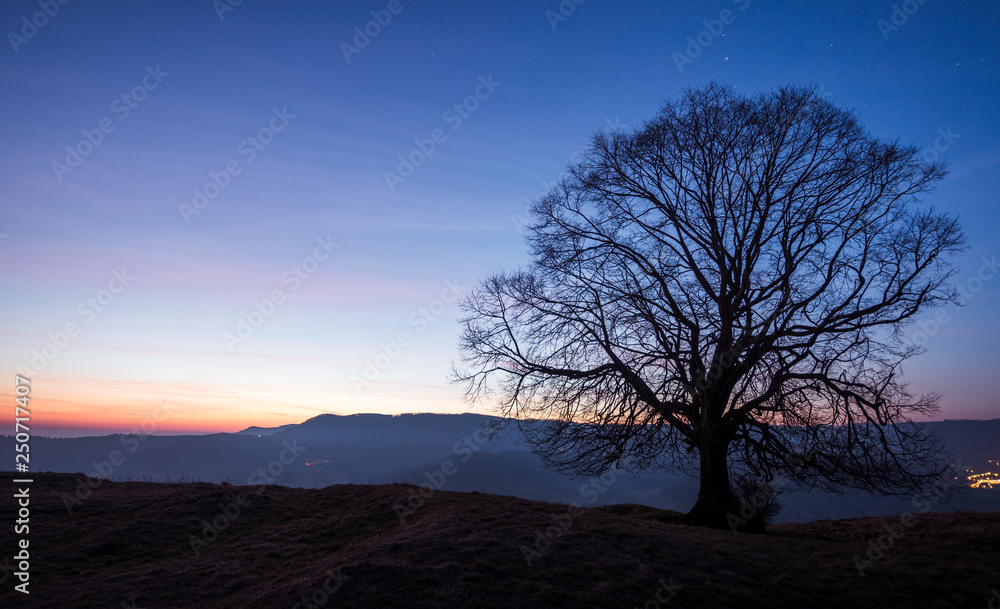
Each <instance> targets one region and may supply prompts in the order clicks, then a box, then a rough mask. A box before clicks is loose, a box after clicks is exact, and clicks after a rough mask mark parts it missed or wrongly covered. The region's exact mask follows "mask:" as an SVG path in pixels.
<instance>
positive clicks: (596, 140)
mask: <svg viewBox="0 0 1000 609" xmlns="http://www.w3.org/2000/svg"><path fill="white" fill-rule="evenodd" d="M945 173H946V172H945V168H944V166H943V165H942V164H939V163H926V162H923V161H921V160H920V155H919V150H918V149H917V148H915V147H912V146H910V147H907V146H901V145H900V144H898V143H896V142H885V141H880V140H879V139H877V138H875V137H874V136H872V135H871V134H870V133H869V132H868V131H866V130H865V129H863V128H862V127H861V125H859V123H858V121H857V119H856V117H855V116H854V115H853V114H852V113H851V112H849V111H845V110H843V109H840V108H837V107H835V106H834V105H833V104H831V103H830V102H829V101H827V100H825V99H823V98H822V96H821V95H820V94H819V92H818V91H817V90H816V89H815V88H799V87H787V88H783V89H780V90H778V91H776V92H769V93H761V94H757V95H754V96H742V95H739V94H737V93H736V92H734V91H733V90H732V89H730V88H727V87H725V86H722V85H720V84H717V83H713V84H711V85H708V86H706V87H704V88H701V89H694V90H689V91H687V92H686V93H685V94H684V96H683V97H682V99H680V100H679V101H667V102H665V104H664V106H663V108H662V109H661V111H660V113H659V114H658V115H657V116H656V118H654V119H653V120H651V121H649V122H647V123H646V124H645V125H643V127H642V128H640V129H637V130H635V131H634V132H628V133H626V132H623V131H620V130H619V131H608V132H600V133H598V134H596V135H595V136H594V137H593V140H592V143H591V145H590V146H589V148H588V150H587V152H586V154H585V155H584V156H583V158H582V160H580V161H579V162H576V163H573V164H572V165H571V166H570V167H569V172H568V176H569V177H567V178H566V179H565V180H563V181H562V183H561V184H560V185H558V186H557V187H555V188H553V189H552V190H551V191H550V192H548V193H547V194H546V195H544V196H543V197H541V198H540V199H538V200H537V201H535V202H534V204H533V207H532V217H533V223H532V225H531V226H530V227H529V229H528V230H529V232H528V237H527V240H528V242H529V245H530V248H531V255H532V258H531V262H530V264H529V265H528V266H527V267H526V268H525V269H523V270H520V271H517V272H510V273H504V274H499V275H496V276H493V277H490V278H488V279H486V280H485V281H483V282H482V283H481V285H480V286H479V287H478V288H477V289H476V290H474V291H473V292H472V293H471V294H470V295H469V296H468V297H467V299H466V300H465V302H464V303H463V307H464V311H465V313H466V317H465V319H464V320H463V324H464V328H463V332H462V335H461V338H460V349H461V351H462V354H463V364H461V365H460V366H459V367H458V368H456V372H455V378H456V380H458V381H461V382H464V383H466V386H467V391H468V395H469V397H470V399H472V400H489V401H493V400H496V402H497V403H498V409H499V412H500V414H501V415H502V416H503V418H504V420H506V421H512V420H517V421H518V424H519V425H521V426H522V429H523V430H524V431H525V433H526V434H527V435H528V436H529V439H530V440H531V442H532V443H533V445H534V448H535V450H536V452H538V453H539V454H540V455H541V456H542V457H543V458H544V459H545V460H546V462H547V463H548V464H549V465H550V466H554V467H556V468H558V469H560V470H561V471H564V472H568V473H573V474H579V475H593V474H596V473H600V472H602V471H606V470H607V469H608V468H610V467H612V466H617V467H620V468H626V469H630V470H633V471H640V470H644V469H647V468H667V469H669V470H674V471H682V472H686V473H689V474H691V475H695V472H697V475H698V476H699V478H700V491H699V494H698V499H697V501H696V503H695V504H694V506H693V508H692V509H691V511H690V512H689V513H688V514H687V516H686V520H687V521H688V522H690V523H693V524H701V525H706V526H715V527H725V526H727V516H730V515H731V514H733V513H734V512H737V511H738V506H737V503H736V500H735V497H734V492H733V488H732V484H731V482H730V474H731V472H733V471H734V470H739V471H741V472H752V473H753V474H754V475H757V476H762V477H763V478H765V479H768V480H770V479H773V478H774V477H775V476H778V475H781V476H784V477H786V478H787V479H789V480H791V481H794V482H797V483H799V484H801V485H805V486H809V487H818V488H823V489H825V490H845V489H866V490H869V491H872V492H878V493H885V494H904V493H908V492H913V491H916V490H918V489H920V488H922V487H923V486H924V485H926V484H927V483H929V482H930V481H931V480H933V479H934V478H935V477H936V476H939V475H941V473H942V472H944V471H945V467H946V465H945V463H944V462H943V460H942V453H941V450H940V449H941V447H940V445H939V443H938V442H937V441H936V439H935V438H934V437H932V436H930V435H928V434H927V433H926V432H925V431H924V430H923V428H921V427H920V426H917V425H913V424H912V421H913V420H914V419H916V418H920V417H926V416H927V415H931V414H933V413H934V412H936V410H937V401H938V399H939V396H936V395H925V396H918V397H914V396H912V395H910V394H909V393H908V392H907V390H906V385H905V383H904V382H903V381H902V379H901V370H900V365H901V363H902V362H903V361H904V360H906V359H907V358H909V357H911V356H913V355H915V354H917V353H918V352H919V351H920V349H919V348H917V347H915V346H912V345H908V344H907V343H906V341H904V340H903V337H902V331H903V329H904V327H905V325H906V323H907V321H908V320H911V318H913V317H914V316H915V315H917V314H918V313H920V312H922V311H925V310H926V309H927V308H929V307H933V306H936V305H940V304H942V303H944V302H946V301H953V300H954V299H955V298H956V295H955V293H954V291H953V289H951V288H950V287H949V285H948V280H949V278H950V277H951V275H952V274H953V273H954V271H955V269H954V268H953V267H952V266H951V265H950V263H949V262H948V260H947V259H948V258H950V256H951V255H952V254H954V253H956V252H958V251H961V250H962V249H963V248H964V237H963V235H962V230H961V227H960V226H959V224H958V223H957V221H956V220H955V219H953V218H950V217H948V216H947V215H945V214H942V213H938V212H936V211H935V210H934V209H933V208H922V207H921V203H920V197H921V195H922V194H924V193H927V192H928V191H929V190H930V189H931V188H932V187H933V186H934V185H935V184H936V183H937V182H938V181H939V180H941V179H942V178H943V177H944V176H945ZM525 420H533V421H534V422H533V423H531V424H522V422H523V421H525Z"/></svg>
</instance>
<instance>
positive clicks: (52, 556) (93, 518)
mask: <svg viewBox="0 0 1000 609" xmlns="http://www.w3.org/2000/svg"><path fill="white" fill-rule="evenodd" d="M0 479H2V480H3V484H4V487H5V488H11V487H12V486H13V485H12V482H11V479H12V475H11V474H10V473H4V474H2V475H0ZM34 480H35V483H34V485H33V486H32V491H31V510H32V513H31V535H30V540H31V548H32V554H31V572H32V579H31V587H30V589H31V595H30V603H29V602H27V598H26V597H24V595H22V594H19V593H15V592H13V591H12V587H13V584H14V583H15V582H13V581H12V578H11V577H9V575H7V574H6V573H0V577H4V579H5V581H3V583H2V589H0V606H3V607H33V608H46V607H53V608H54V607H60V608H74V607H136V608H137V609H138V608H143V607H156V608H167V607H178V608H180V607H184V608H187V607H202V608H214V607H240V608H243V609H249V608H255V607H288V608H290V609H292V608H297V609H302V608H307V607H323V606H326V607H421V608H431V607H435V608H436V607H449V608H454V607H470V608H471V607H479V608H488V607H526V608H527V607H532V608H537V607H574V608H578V607H623V608H630V607H643V606H644V605H645V606H647V607H655V606H657V604H659V606H664V607H666V606H669V607H733V608H736V607H739V608H741V609H746V608H748V607H789V608H791V607H795V608H799V607H816V606H822V607H904V606H933V607H986V606H987V604H988V603H989V599H990V594H991V590H993V589H998V588H1000V564H998V561H997V548H998V547H1000V517H998V514H996V513H974V512H964V513H963V512H957V513H948V514H930V513H928V514H917V515H915V516H914V517H913V521H912V522H910V521H906V522H908V523H909V524H908V525H907V526H903V525H902V524H900V518H899V517H884V518H862V519H853V520H843V521H821V522H815V523H806V524H796V525H790V524H786V525H779V526H776V527H775V528H774V530H773V532H772V533H770V534H768V535H763V536H749V535H742V534H739V535H737V534H733V533H731V532H729V531H709V530H703V529H695V528H689V527H685V526H682V525H679V524H675V523H673V522H672V520H673V519H674V518H675V516H676V514H675V513H672V512H665V511H660V510H655V509H653V508H646V507H638V506H621V505H619V506H608V507H604V508H594V509H581V510H579V511H571V510H570V509H569V507H568V506H566V505H561V504H548V503H537V502H531V501H527V500H523V499H517V498H513V497H499V496H494V495H485V494H463V493H453V492H445V491H437V492H433V493H429V492H428V491H424V493H425V494H427V495H429V496H428V497H427V498H426V499H423V498H421V497H420V495H419V494H418V493H417V491H418V489H417V487H413V486H408V485H400V484H393V485H384V486H362V485H339V486H332V487H328V488H324V489H298V488H286V487H277V486H268V487H237V486H228V485H215V484H207V483H181V484H158V483H145V482H103V483H102V484H101V485H100V487H99V488H96V489H94V490H92V492H91V494H90V495H89V496H87V497H86V498H85V499H83V500H82V502H81V503H79V504H75V505H73V506H72V513H69V512H68V510H67V508H66V507H65V505H64V499H65V498H66V497H69V496H72V494H73V493H74V491H75V489H76V487H77V480H78V478H77V476H75V475H70V474H35V475H34ZM256 491H261V492H260V493H259V494H258V493H257V492H256ZM84 494H85V493H83V492H81V495H84ZM5 495H6V497H5V498H4V499H3V500H0V523H3V525H2V527H0V531H2V532H0V544H2V547H3V548H4V556H5V557H7V556H10V554H11V552H10V551H9V550H8V549H9V548H12V547H13V544H14V543H15V540H14V539H13V527H12V526H10V525H11V524H12V523H13V521H14V519H15V518H16V516H15V504H14V502H13V501H12V500H11V499H10V494H8V493H5ZM407 502H410V503H409V504H408V505H409V506H410V508H412V513H409V510H406V511H404V510H401V509H400V508H399V505H407ZM400 513H402V514H403V516H404V518H403V519H402V520H403V522H401V519H400V517H399V514H400ZM206 525H209V526H206ZM890 526H894V530H896V531H897V533H900V534H901V535H902V537H901V539H899V540H896V541H894V542H893V547H891V548H890V549H889V550H888V551H885V552H884V556H883V557H882V558H881V559H879V560H876V561H874V562H873V563H872V564H871V565H868V566H867V573H866V575H865V576H864V577H862V576H860V575H859V573H858V569H857V566H856V564H855V560H854V556H855V555H864V554H865V552H866V551H867V550H868V547H867V545H866V544H867V541H868V539H869V538H871V537H872V536H877V535H882V534H885V532H886V530H888V529H887V528H886V527H890ZM546 534H547V535H548V537H547V538H546ZM525 548H531V551H527V552H526V551H525ZM526 556H527V557H526ZM529 559H530V561H531V564H529ZM324 586H325V589H324ZM657 595H659V599H660V600H659V601H657V600H655V599H656V597H657ZM309 598H311V599H312V600H304V599H309ZM647 601H649V603H647Z"/></svg>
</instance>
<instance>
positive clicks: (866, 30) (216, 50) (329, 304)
mask: <svg viewBox="0 0 1000 609" xmlns="http://www.w3.org/2000/svg"><path fill="white" fill-rule="evenodd" d="M222 2H223V3H224V4H223V3H219V2H214V3H213V2H212V1H210V0H199V1H181V2H173V3H169V4H168V3H151V2H129V3H123V2H120V3H96V2H85V1H83V0H71V1H70V2H68V3H67V4H65V5H62V4H59V3H58V1H57V0H51V3H50V4H46V2H45V1H44V0H43V2H42V3H41V5H40V4H39V3H38V2H37V1H35V2H26V1H20V0H17V1H11V2H6V3H4V5H3V7H2V8H0V28H2V30H3V32H4V33H5V43H6V46H5V48H4V49H3V52H2V57H0V74H2V80H0V94H2V96H3V100H4V101H3V113H2V114H0V136H2V141H3V146H2V148H0V180H2V189H0V233H2V234H4V235H5V236H4V237H3V238H2V241H0V269H2V273H3V276H4V278H5V281H4V286H5V288H4V290H3V292H2V296H0V307H2V311H3V316H2V318H0V336H2V337H3V338H2V344H3V348H2V351H0V367H2V368H3V369H6V370H9V371H15V370H17V369H18V367H19V366H29V367H31V368H30V369H31V371H32V374H34V376H33V377H32V396H33V397H34V398H35V402H34V404H35V408H36V410H35V411H34V412H33V417H35V419H36V422H37V423H38V425H39V426H40V430H41V431H40V433H46V431H48V432H50V433H77V431H78V430H77V431H74V430H71V429H70V428H87V429H91V430H98V429H100V430H109V429H129V428H131V427H132V426H134V425H135V424H136V422H138V421H141V420H142V419H143V417H146V416H147V415H148V413H150V412H153V411H154V410H155V408H156V401H157V400H170V401H172V402H173V403H174V404H175V405H176V406H177V408H176V409H175V410H174V412H175V414H174V415H173V416H172V418H171V419H170V420H169V421H166V422H163V424H162V425H163V427H162V431H172V430H188V431H210V430H226V431H232V430H236V429H239V428H242V427H245V426H248V425H252V424H257V425H272V424H273V425H277V424H283V423H289V422H298V421H301V420H303V419H305V418H308V417H310V416H314V415H316V414H319V413H322V412H338V413H349V412H391V413H395V412H413V411H421V412H426V411H431V412H461V411H467V410H469V409H470V408H472V407H471V406H470V405H469V404H466V403H465V402H463V401H462V399H461V388H460V387H456V386H452V385H450V384H449V383H448V381H447V375H448V370H449V366H450V363H451V361H452V360H454V359H457V357H458V353H457V351H456V347H455V343H456V338H457V324H456V322H455V318H456V317H457V316H458V315H459V311H458V308H457V306H456V305H455V304H454V300H455V298H454V295H455V294H461V292H462V291H463V290H464V289H468V288H470V287H472V286H473V285H474V284H475V282H476V281H477V280H478V279H479V278H481V277H484V276H486V275H488V274H490V273H492V272H494V271H497V270H501V269H510V268H514V267H517V266H518V265H521V264H523V263H525V262H526V261H527V257H526V249H525V247H524V245H523V241H522V238H521V235H520V234H519V232H518V226H519V224H520V222H521V218H520V217H521V216H522V215H523V213H524V210H525V207H526V201H527V200H528V199H531V198H532V197H535V196H537V195H539V194H541V192H542V191H543V190H544V189H545V185H546V184H551V183H552V182H554V181H555V180H557V179H558V177H559V175H560V173H561V172H562V171H563V169H564V168H565V166H566V164H567V163H568V162H569V161H570V160H571V159H572V158H573V156H574V154H575V153H576V152H577V151H579V150H580V149H581V147H582V146H584V145H586V143H587V141H588V140H589V138H590V136H591V135H592V134H593V132H594V131H595V130H597V129H600V128H602V127H605V126H607V125H608V124H612V123H615V122H616V121H617V122H618V123H620V124H626V125H631V126H637V125H640V124H641V123H642V122H643V121H644V120H646V119H649V118H651V117H652V116H653V115H654V114H655V113H656V111H657V109H658V108H659V106H660V104H661V103H662V101H663V100H664V99H665V98H670V97H676V96H678V95H680V94H681V93H682V92H683V90H684V89H685V88H687V87H692V86H699V85H702V84H705V83H707V82H708V81H710V80H713V79H715V80H720V81H722V82H725V83H727V84H730V85H733V86H735V87H736V88H738V89H739V90H740V91H742V92H747V93H749V92H754V91H763V90H770V89H774V88H777V87H780V86H783V85H786V84H808V83H813V84H816V85H819V86H821V87H823V90H824V91H825V92H827V93H828V95H829V96H830V98H831V99H832V100H833V101H835V102H836V103H837V104H839V105H841V106H844V107H848V108H852V109H854V110H855V111H856V113H857V115H858V117H859V119H860V120H861V122H862V123H863V124H864V125H865V126H867V127H868V128H869V129H871V130H872V131H873V133H875V134H876V135H878V136H879V137H882V138H886V139H896V138H899V139H900V140H901V141H903V142H907V143H914V144H916V145H918V146H921V147H922V148H925V149H926V150H927V153H926V154H928V156H929V157H930V156H940V157H942V158H945V159H947V161H948V162H949V164H950V168H951V172H952V173H951V175H950V176H949V178H948V179H947V180H945V181H944V182H943V183H942V184H941V186H940V188H939V189H938V190H937V191H935V192H934V193H933V194H932V195H931V196H930V197H929V198H928V203H933V204H934V205H936V206H937V207H938V208H940V209H943V210H947V211H949V212H951V213H954V214H957V215H958V216H959V217H960V218H961V220H962V221H963V223H964V224H965V227H966V232H967V235H968V239H969V246H970V247H969V251H968V253H967V254H966V255H965V256H963V257H962V258H961V259H960V260H959V263H960V264H961V265H962V268H963V271H962V273H961V274H960V276H959V277H958V278H957V279H958V280H959V282H960V283H962V284H963V285H967V289H968V291H969V294H970V296H971V297H970V298H969V302H968V304H967V306H966V307H964V308H961V309H955V308H951V307H949V308H948V310H947V311H946V313H945V314H946V316H947V321H945V322H944V323H939V324H938V327H937V328H935V327H934V325H933V324H932V323H930V320H932V319H933V313H931V314H929V315H928V316H925V317H926V319H924V326H923V330H924V331H926V332H927V337H926V342H927V346H928V348H929V349H930V351H929V352H928V353H927V354H926V355H923V356H921V357H920V358H919V359H917V360H914V361H913V362H911V363H910V364H908V365H907V366H906V371H907V373H908V376H909V377H910V378H911V379H912V381H913V388H914V389H916V390H921V391H939V392H941V393H942V394H944V396H945V397H944V400H943V401H942V404H943V412H942V417H947V418H964V417H968V418H995V417H996V416H998V414H997V413H998V412H1000V408H998V406H1000V404H998V401H997V397H996V396H997V395H1000V380H998V378H997V376H998V375H996V373H995V369H996V364H997V363H998V362H1000V348H998V346H997V345H998V344H1000V325H998V322H997V318H996V311H997V305H998V300H1000V296H998V294H1000V291H998V287H997V284H998V283H1000V282H996V281H993V280H992V279H986V280H982V279H977V278H976V276H977V274H978V273H982V275H981V278H986V276H987V275H990V276H991V274H992V273H993V271H990V270H989V269H990V268H992V267H991V266H990V265H988V264H985V262H984V259H985V261H991V260H993V259H994V258H993V257H995V256H997V255H1000V238H998V237H997V230H996V227H997V224H998V220H1000V211H998V210H997V205H996V203H997V192H998V191H1000V178H998V172H997V168H998V164H1000V137H998V136H1000V120H998V118H997V113H996V100H997V99H1000V90H998V88H1000V87H998V85H1000V52H998V51H1000V34H998V33H997V29H996V24H997V23H998V22H1000V5H997V4H996V3H990V2H966V3H945V2H941V1H939V0H928V1H927V2H925V3H923V4H921V3H919V2H917V1H916V0H913V1H911V2H908V3H895V4H894V3H892V2H839V3H808V4H806V3H800V2H790V1H788V2H761V1H758V0H738V1H736V2H733V1H732V0H720V1H715V2H692V3H683V4H680V3H678V5H677V6H668V7H664V6H662V3H654V2H631V3H627V4H625V3H612V2H601V1H599V0H587V1H586V2H582V3H579V4H575V3H573V2H570V1H569V0H567V1H565V2H563V3H562V4H560V3H559V2H556V1H552V2H518V1H513V2H503V3H499V2H497V3H471V2H455V1H443V2H435V3H422V2H412V1H410V0H399V1H398V2H389V1H376V2H350V3H322V2H283V3H277V2H253V1H250V0H246V1H244V2H242V3H240V4H239V5H237V6H235V7H232V6H230V5H229V3H228V2H226V0H222ZM42 5H45V6H49V12H54V14H53V15H51V16H48V15H44V13H41V14H43V15H44V17H38V14H39V13H40V12H41V11H43V7H42ZM55 6H58V11H57V12H56V11H55V10H54V8H53V7H55ZM220 6H226V7H228V8H231V9H232V10H225V11H222V10H221V9H220V8H219V7H220ZM897 9H898V10H897ZM904 9H905V10H904ZM373 11H375V15H374V16H373V14H372V12H373ZM392 11H395V14H392ZM726 11H728V12H726ZM220 14H221V18H220ZM386 15H390V16H391V21H390V22H388V23H387V24H386V25H382V24H379V23H377V21H376V20H377V19H379V18H381V19H382V20H383V21H385V17H386ZM25 18H26V19H27V20H28V21H29V22H30V21H31V20H32V19H34V20H35V23H36V24H42V25H41V26H40V27H39V26H37V25H35V26H33V27H32V26H25V21H24V19H25ZM880 22H882V24H881V25H880ZM887 24H888V25H887ZM890 25H891V27H889V26H890ZM366 27H367V28H368V31H369V33H375V35H374V36H368V38H367V43H366V39H365V38H364V37H358V34H357V31H356V30H355V28H359V29H360V30H362V31H364V30H365V28H366ZM32 32H33V33H32ZM28 34H30V37H29V36H28ZM356 38H357V40H355V39H356ZM356 42H358V43H360V44H358V45H357V47H356V50H357V52H354V51H352V50H350V49H348V52H347V54H348V55H350V57H349V59H350V61H348V58H346V57H345V47H344V45H345V44H346V45H352V46H353V45H355V43H356ZM702 43H707V44H702ZM361 45H364V47H363V48H361ZM15 47H16V48H15ZM678 57H684V58H686V59H684V60H680V61H678ZM688 60H689V61H688ZM679 66H680V67H679ZM484 83H489V84H488V86H487V85H486V84H484ZM477 94H478V97H477ZM122 96H126V97H125V98H124V99H123V97H122ZM456 104H458V105H459V107H458V108H456V107H455V106H456ZM88 134H89V140H90V141H88ZM251 138H252V139H251ZM435 139H437V140H438V141H434V140H435ZM98 141H99V143H96V145H93V142H98ZM431 143H433V151H431ZM88 144H89V146H88ZM67 146H69V147H70V148H71V149H73V152H75V153H76V154H78V155H79V159H76V158H75V157H73V152H70V151H67ZM935 146H936V147H937V148H936V149H935ZM421 147H423V149H424V150H423V151H420V148H421ZM428 152H429V154H428ZM401 155H402V156H404V157H410V156H412V158H413V159H415V160H418V161H420V162H419V164H418V165H417V166H415V167H413V168H412V174H411V175H408V177H405V179H403V180H402V181H398V180H389V181H390V182H394V183H393V184H392V187H390V185H389V184H388V183H387V179H386V172H393V173H396V174H398V175H399V176H400V177H403V174H402V173H400V169H401V168H400V159H399V157H400V156H401ZM68 156H69V157H70V158H67V157H68ZM77 161H79V164H78V165H77V166H76V167H70V163H73V164H76V162H77ZM54 163H61V164H62V165H63V166H64V167H60V166H58V165H55V166H54ZM403 171H404V172H405V173H409V171H408V170H407V168H405V167H404V168H403ZM230 172H231V173H230ZM213 176H215V177H214V178H213ZM213 184H215V185H213ZM218 184H224V186H222V187H218V188H216V185H218ZM206 187H207V191H206ZM196 192H201V193H203V194H212V195H213V196H211V197H208V196H206V198H205V202H206V203H207V204H206V205H204V206H203V207H202V208H201V209H197V212H198V213H197V214H191V213H187V214H185V213H184V211H183V209H184V206H189V207H191V206H193V205H194V204H195V194H196ZM199 204H201V203H199ZM188 211H189V212H190V210H188ZM324 240H325V241H324ZM320 243H327V244H336V247H333V246H330V247H329V248H328V249H322V248H321V251H319V252H317V247H321V246H320ZM324 254H325V255H326V256H325V259H323V260H320V259H319V258H320V257H321V256H323V255H324ZM296 268H298V269H299V271H300V272H299V273H298V274H297V273H296V271H295V269H296ZM984 269H985V270H984ZM307 270H309V272H307ZM116 272H117V273H119V274H121V273H122V272H124V273H125V275H126V276H127V277H129V276H131V277H134V278H132V279H127V280H126V281H127V285H121V284H122V282H121V281H120V280H116V279H115V275H114V273H116ZM295 278H297V279H298V281H295ZM977 282H978V283H977ZM112 288H115V289H116V290H117V292H115V291H113V290H112ZM275 290H278V291H279V292H280V293H281V298H280V299H279V300H280V302H272V303H271V305H272V306H271V307H269V306H268V303H267V302H265V300H269V299H270V297H271V295H272V293H274V291H275ZM102 291H103V292H102ZM102 298H103V302H105V303H106V304H102V300H101V299H102ZM87 299H96V300H95V302H96V305H90V304H87ZM255 303H256V304H255ZM97 307H100V309H101V310H100V311H98V310H97ZM254 311H257V312H258V315H259V317H254V318H253V319H251V318H250V316H251V315H253V314H254ZM268 311H270V313H269V314H268V315H266V316H265V315H264V313H265V312H268ZM241 319H242V320H243V321H242V322H241ZM942 319H943V318H942ZM251 321H259V322H260V323H259V324H256V327H251V328H249V329H250V330H251V331H250V332H247V331H244V332H243V335H244V336H245V338H243V339H241V340H242V342H238V341H234V340H232V338H231V337H237V338H239V336H238V333H239V328H240V324H241V323H246V324H247V326H250V322H251ZM67 324H77V326H78V328H77V330H78V331H77V332H76V335H75V336H69V334H67V338H68V339H69V340H63V339H61V338H60V332H64V331H65V328H66V326H67ZM244 330H246V328H244ZM920 330H921V328H920V327H915V328H914V330H913V334H911V336H915V337H917V339H918V340H921V341H923V340H924V338H923V337H922V336H920V335H916V334H915V333H916V332H917V331H920ZM401 333H406V335H407V336H408V338H407V339H403V340H401V339H400V334H401ZM227 335H229V336H230V339H229V340H227ZM402 343H406V344H405V345H404V344H402ZM46 348H47V349H48V351H47V354H46V351H45V350H46ZM36 354H37V356H41V358H42V360H44V361H41V360H39V359H37V356H36ZM380 354H382V355H380ZM49 355H51V356H52V357H49ZM33 359H34V360H35V363H36V364H44V366H42V365H33V364H32V361H33ZM372 366H375V369H374V370H375V372H372V370H373V369H372ZM366 367H367V370H368V374H367V376H366V374H365V372H366ZM352 379H353V380H352ZM359 379H360V380H361V381H364V382H363V383H359V382H358V380H359ZM12 390H13V388H12V386H11V387H4V388H3V392H5V395H10V394H11V393H12Z"/></svg>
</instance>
